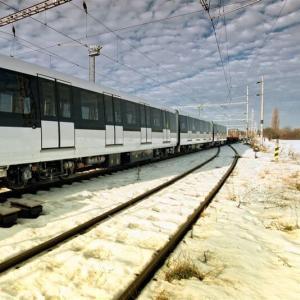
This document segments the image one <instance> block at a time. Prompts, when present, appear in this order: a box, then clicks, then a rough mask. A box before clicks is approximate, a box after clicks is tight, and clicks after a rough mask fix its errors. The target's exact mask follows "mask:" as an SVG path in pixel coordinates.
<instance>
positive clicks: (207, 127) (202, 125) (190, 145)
mask: <svg viewBox="0 0 300 300" xmlns="http://www.w3.org/2000/svg"><path fill="white" fill-rule="evenodd" d="M179 133H180V134H179V136H180V137H179V140H180V149H183V150H191V149H199V148H201V147H202V146H203V145H207V144H210V143H212V142H213V127H212V123H211V122H209V121H204V120H200V119H196V118H192V117H189V116H185V115H181V114H180V115H179Z"/></svg>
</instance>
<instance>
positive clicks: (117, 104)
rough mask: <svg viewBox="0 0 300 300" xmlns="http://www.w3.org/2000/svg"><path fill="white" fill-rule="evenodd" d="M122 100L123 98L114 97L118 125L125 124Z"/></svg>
mask: <svg viewBox="0 0 300 300" xmlns="http://www.w3.org/2000/svg"><path fill="white" fill-rule="evenodd" d="M121 101H122V100H120V99H116V98H114V113H115V124H116V125H123V122H122V106H121V104H122V103H121Z"/></svg>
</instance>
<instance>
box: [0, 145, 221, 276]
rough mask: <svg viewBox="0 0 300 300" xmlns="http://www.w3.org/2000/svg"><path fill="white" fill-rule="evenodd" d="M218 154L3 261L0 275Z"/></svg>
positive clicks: (134, 202)
mask: <svg viewBox="0 0 300 300" xmlns="http://www.w3.org/2000/svg"><path fill="white" fill-rule="evenodd" d="M219 153H220V147H218V151H217V153H216V154H214V155H213V156H212V157H211V158H209V159H208V160H206V161H205V162H203V163H201V164H199V165H197V166H195V167H193V168H191V169H190V170H188V171H186V172H184V173H182V174H180V175H177V176H175V177H173V178H172V179H170V180H168V181H167V182H164V183H162V184H160V185H158V186H156V187H154V188H152V189H150V190H148V191H146V192H144V193H142V194H140V195H138V196H136V197H134V198H133V199H131V200H129V201H127V202H125V203H123V204H121V205H118V206H116V207H114V208H113V209H110V210H108V211H106V212H105V213H103V214H101V215H99V216H96V217H94V218H92V219H91V220H89V221H87V222H84V223H83V224H80V225H78V226H76V227H74V228H72V229H70V230H68V231H66V232H64V233H62V234H59V235H57V236H55V237H54V238H51V239H49V240H47V241H45V242H43V243H41V244H39V245H37V246H35V247H33V248H31V249H28V250H26V251H23V252H22V253H20V254H17V255H15V256H13V257H11V258H9V259H7V260H5V261H2V262H1V263H0V273H3V272H4V271H6V270H8V269H10V268H14V267H16V266H18V264H21V263H23V262H25V261H26V260H28V259H31V258H33V257H34V256H36V255H38V254H40V253H42V252H44V251H47V250H49V249H51V248H53V247H55V246H57V245H58V244H60V243H62V242H64V241H66V240H68V239H70V238H72V237H74V236H76V235H78V234H81V233H83V232H84V231H87V230H88V229H90V228H92V227H93V226H95V225H96V224H98V223H100V222H102V221H104V220H106V219H108V218H111V217H112V216H114V215H115V214H117V213H120V212H121V211H123V210H125V209H128V208H129V207H131V206H133V205H135V204H136V203H138V202H140V201H142V200H144V199H146V198H147V197H149V196H151V195H153V194H155V193H157V192H159V191H161V190H162V189H164V188H166V187H168V186H170V185H172V184H174V183H175V182H177V181H178V180H180V179H182V178H184V177H186V176H187V175H189V174H190V173H192V172H194V171H195V170H197V169H199V168H201V167H203V166H205V165H206V164H208V163H209V162H211V161H212V160H213V159H215V158H216V157H217V156H218V155H219Z"/></svg>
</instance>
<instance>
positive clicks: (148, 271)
mask: <svg viewBox="0 0 300 300" xmlns="http://www.w3.org/2000/svg"><path fill="white" fill-rule="evenodd" d="M233 150H234V149H233ZM234 151H235V150H234ZM219 153H220V148H218V152H217V153H216V154H215V155H213V156H212V157H210V158H209V159H208V160H206V161H205V162H203V163H201V164H199V165H197V166H195V167H193V168H191V169H190V170H188V171H187V172H184V173H183V174H180V175H178V176H176V177H174V178H172V179H171V180H169V181H168V182H165V183H163V184H161V185H159V186H157V187H155V188H153V189H151V190H149V191H147V192H145V193H143V194H141V195H139V196H137V197H135V198H134V199H131V200H130V201H128V202H126V203H124V204H122V205H119V206H118V207H115V208H113V209H112V210H110V211H107V212H106V213H104V214H101V215H99V216H97V217H96V218H93V219H92V220H89V221H88V222H85V223H84V224H81V225H79V226H77V227H75V228H73V229H71V230H69V231H66V232H64V233H63V234H60V235H58V236H56V237H55V238H52V239H50V240H48V241H46V242H44V243H42V244H40V245H38V246H35V247H33V248H31V249H28V250H26V251H24V252H22V253H20V254H18V255H15V256H14V257H11V258H9V259H7V260H5V261H2V263H1V264H0V272H1V273H3V272H5V271H7V270H8V269H11V268H17V267H19V266H20V264H21V263H25V262H26V261H27V260H29V259H31V258H33V257H34V256H36V255H38V254H41V253H42V252H44V251H47V250H49V249H52V248H53V247H55V246H57V245H59V244H61V243H63V242H66V241H67V240H69V239H71V238H72V237H75V236H78V235H79V234H82V233H85V232H86V231H88V230H89V229H91V228H93V227H95V225H97V224H99V223H100V222H102V221H104V220H107V219H108V218H112V217H113V216H114V215H116V214H119V213H120V212H122V211H124V210H126V209H128V208H130V207H132V206H133V205H136V204H137V203H138V202H141V201H142V200H144V199H146V198H149V197H150V196H153V195H154V194H156V193H158V192H160V191H162V190H163V189H165V188H167V187H170V186H171V185H173V184H174V183H175V182H177V181H179V180H181V179H184V178H185V177H186V176H188V175H189V174H191V173H193V172H195V171H196V170H198V169H200V168H202V167H204V166H206V165H207V164H209V163H210V162H212V161H213V160H214V159H215V158H217V157H218V155H219ZM237 160H238V155H237V153H236V152H235V158H234V160H233V162H232V164H231V165H230V167H229V168H228V170H227V171H226V173H225V174H224V175H223V176H222V178H221V179H220V180H219V181H218V183H217V185H215V186H214V187H213V189H212V190H211V191H210V192H209V193H208V195H207V196H206V197H205V199H204V201H202V202H201V204H200V206H199V207H198V208H197V209H196V210H195V211H194V212H193V213H192V214H191V215H190V216H189V217H188V219H187V222H185V223H184V224H183V225H181V226H180V227H179V228H178V230H177V231H176V233H175V234H173V235H172V236H171V237H170V239H169V241H168V243H167V244H166V245H164V246H163V247H162V248H160V249H159V250H158V251H155V255H153V260H151V261H150V262H148V263H147V265H146V266H145V267H144V268H143V270H142V271H140V272H139V273H138V276H136V278H135V279H134V280H133V281H132V283H131V284H130V285H129V286H128V287H127V288H126V289H124V291H123V292H122V293H121V294H119V296H118V297H119V298H120V299H134V298H135V297H136V295H137V294H138V293H139V291H140V290H141V289H142V288H143V286H144V285H145V284H146V283H147V282H148V281H149V280H150V279H151V278H152V276H153V274H154V273H155V272H156V270H158V269H159V267H160V266H161V265H162V263H163V262H164V260H165V259H166V258H167V257H168V255H169V254H170V253H171V252H172V250H173V249H174V248H175V247H176V245H177V244H178V243H179V241H180V240H181V239H182V238H183V237H184V235H185V234H186V232H187V231H188V230H189V229H190V227H191V226H192V224H193V223H194V222H195V221H196V220H197V219H198V218H199V216H200V215H201V213H202V211H203V210H204V209H205V208H206V207H207V206H208V205H209V203H210V202H211V201H212V199H213V197H214V196H215V195H216V194H217V192H218V190H219V189H220V188H221V186H222V185H223V184H224V182H225V181H226V179H227V178H228V177H229V175H230V174H231V172H232V170H233V169H234V166H235V165H236V163H237Z"/></svg>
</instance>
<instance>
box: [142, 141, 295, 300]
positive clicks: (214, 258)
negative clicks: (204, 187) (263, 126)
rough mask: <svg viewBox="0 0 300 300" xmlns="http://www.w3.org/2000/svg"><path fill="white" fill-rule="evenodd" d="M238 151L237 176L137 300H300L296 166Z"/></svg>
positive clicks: (290, 161)
mask: <svg viewBox="0 0 300 300" xmlns="http://www.w3.org/2000/svg"><path fill="white" fill-rule="evenodd" d="M238 148H239V151H241V150H242V151H244V154H243V157H242V158H241V159H240V160H239V163H238V165H237V167H236V169H235V171H234V173H233V175H232V176H231V177H230V179H229V181H228V182H227V183H226V184H225V185H224V186H223V188H222V190H221V191H220V193H219V194H218V195H217V197H216V198H215V200H214V201H213V202H212V204H211V205H210V206H209V207H208V209H207V210H206V211H205V212H204V214H203V217H202V218H200V219H199V220H198V222H197V224H196V225H195V226H194V228H193V230H192V231H191V232H190V233H189V234H187V236H186V237H185V239H184V241H183V242H182V243H181V244H180V245H179V246H178V247H177V248H176V250H175V251H174V253H173V254H172V256H171V257H170V258H169V259H168V261H167V262H166V264H165V265H164V266H163V268H162V269H161V270H160V271H159V272H158V274H156V276H155V280H153V281H152V282H151V283H150V284H149V285H148V286H147V287H146V288H145V290H144V291H143V293H142V294H141V295H140V297H139V300H148V299H157V300H158V299H160V300H168V299H172V300H173V299H174V300H177V299H178V300H182V299H272V300H273V299H295V300H296V299H300V229H299V228H300V227H299V226H300V219H299V218H300V165H299V161H297V160H295V159H294V158H289V157H288V156H284V157H281V158H280V160H279V162H278V163H276V162H273V153H272V152H271V153H258V158H257V159H254V154H253V151H252V150H250V149H248V148H247V147H246V146H242V145H240V146H238ZM184 278H186V279H184Z"/></svg>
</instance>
